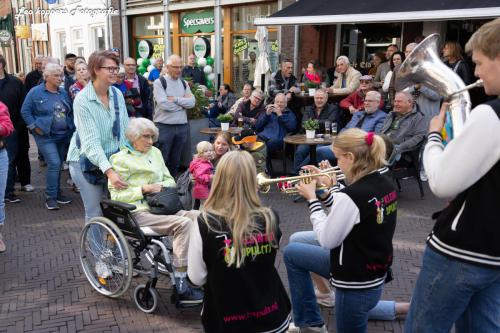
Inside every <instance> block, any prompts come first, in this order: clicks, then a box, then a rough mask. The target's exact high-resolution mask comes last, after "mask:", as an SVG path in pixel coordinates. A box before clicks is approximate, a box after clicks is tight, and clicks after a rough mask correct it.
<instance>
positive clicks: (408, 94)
mask: <svg viewBox="0 0 500 333" xmlns="http://www.w3.org/2000/svg"><path fill="white" fill-rule="evenodd" d="M396 95H404V97H405V98H406V99H407V100H408V101H410V102H412V103H413V101H414V99H413V95H412V94H411V93H410V92H409V91H406V90H402V91H398V92H396Z"/></svg>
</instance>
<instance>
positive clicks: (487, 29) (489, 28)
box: [465, 18, 500, 60]
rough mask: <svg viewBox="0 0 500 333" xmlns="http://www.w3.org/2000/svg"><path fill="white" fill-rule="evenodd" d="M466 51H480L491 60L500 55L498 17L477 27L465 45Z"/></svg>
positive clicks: (499, 21) (499, 22)
mask: <svg viewBox="0 0 500 333" xmlns="http://www.w3.org/2000/svg"><path fill="white" fill-rule="evenodd" d="M465 50H466V51H467V52H472V51H473V50H477V51H481V53H483V54H484V55H485V56H487V57H488V58H490V59H491V60H493V59H495V58H496V57H497V56H499V55H500V18H497V19H495V20H493V21H490V22H488V23H486V24H485V25H483V26H482V27H481V28H479V29H478V30H477V31H476V32H475V33H474V34H473V35H472V37H471V38H470V39H469V41H468V42H467V44H466V45H465Z"/></svg>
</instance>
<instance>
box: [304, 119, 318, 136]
mask: <svg viewBox="0 0 500 333" xmlns="http://www.w3.org/2000/svg"><path fill="white" fill-rule="evenodd" d="M302 127H304V129H305V130H306V138H307V139H314V135H315V134H316V130H318V129H319V121H318V120H316V119H307V120H306V121H304V123H303V124H302Z"/></svg>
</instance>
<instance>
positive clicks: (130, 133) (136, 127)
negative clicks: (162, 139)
mask: <svg viewBox="0 0 500 333" xmlns="http://www.w3.org/2000/svg"><path fill="white" fill-rule="evenodd" d="M146 131H149V132H151V133H153V142H156V141H157V140H158V135H159V131H158V128H157V127H156V125H155V124H154V123H153V122H152V121H151V120H149V119H147V118H132V119H130V121H129V122H128V126H127V129H126V130H125V137H126V138H127V139H128V141H129V142H130V143H134V142H135V141H137V140H138V139H139V138H140V137H141V135H143V134H144V133H145V132H146Z"/></svg>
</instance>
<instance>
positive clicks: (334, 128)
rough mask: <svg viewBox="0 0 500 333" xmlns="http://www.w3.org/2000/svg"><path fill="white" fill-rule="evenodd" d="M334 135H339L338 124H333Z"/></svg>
mask: <svg viewBox="0 0 500 333" xmlns="http://www.w3.org/2000/svg"><path fill="white" fill-rule="evenodd" d="M332 134H333V135H337V123H332Z"/></svg>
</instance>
